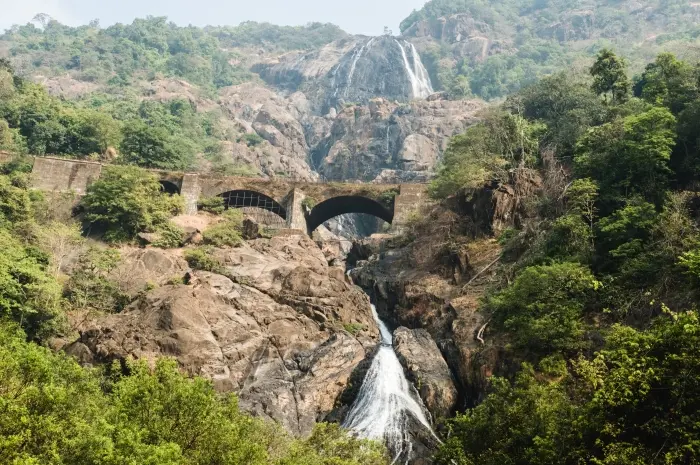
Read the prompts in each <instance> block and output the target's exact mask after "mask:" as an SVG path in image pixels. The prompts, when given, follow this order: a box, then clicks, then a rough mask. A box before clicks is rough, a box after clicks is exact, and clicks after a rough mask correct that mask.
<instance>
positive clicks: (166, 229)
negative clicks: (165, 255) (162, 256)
mask: <svg viewBox="0 0 700 465" xmlns="http://www.w3.org/2000/svg"><path fill="white" fill-rule="evenodd" d="M157 232H158V234H160V239H158V240H157V241H155V242H154V243H153V246H154V247H160V248H161V249H174V248H177V247H181V246H182V239H183V238H184V236H185V231H184V230H183V229H182V228H181V227H179V226H177V225H175V224H173V223H170V222H168V223H164V224H162V225H160V226H158V229H157Z"/></svg>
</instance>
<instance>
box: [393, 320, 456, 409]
mask: <svg viewBox="0 0 700 465" xmlns="http://www.w3.org/2000/svg"><path fill="white" fill-rule="evenodd" d="M394 350H395V351H396V355H397V356H398V358H399V361H400V362H401V365H403V367H404V370H405V371H406V373H407V374H408V379H409V380H410V381H412V382H413V384H414V385H415V386H416V388H417V389H418V393H419V394H420V396H421V399H423V403H425V406H426V407H427V409H428V410H429V411H430V413H431V414H432V415H433V418H435V419H438V418H447V417H449V416H450V414H451V413H452V412H453V410H454V409H455V407H456V406H457V388H456V387H455V383H454V380H453V379H452V373H451V372H450V369H449V367H448V366H447V362H445V359H444V358H443V357H442V354H441V353H440V349H438V346H437V344H435V341H434V340H433V338H432V337H430V334H429V333H428V331H426V330H425V329H413V330H411V329H408V328H403V327H401V328H398V329H397V330H396V331H394Z"/></svg>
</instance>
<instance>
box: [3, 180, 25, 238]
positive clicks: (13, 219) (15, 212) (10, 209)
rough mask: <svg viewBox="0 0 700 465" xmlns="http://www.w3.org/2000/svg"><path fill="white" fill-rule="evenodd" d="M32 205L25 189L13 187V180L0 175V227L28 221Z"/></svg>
mask: <svg viewBox="0 0 700 465" xmlns="http://www.w3.org/2000/svg"><path fill="white" fill-rule="evenodd" d="M31 216H32V203H31V199H30V197H29V192H27V190H26V189H23V188H21V187H17V186H15V185H13V179H11V178H9V177H8V176H1V175H0V226H3V225H4V224H7V223H9V224H17V223H21V222H25V221H28V220H29V219H30V218H31Z"/></svg>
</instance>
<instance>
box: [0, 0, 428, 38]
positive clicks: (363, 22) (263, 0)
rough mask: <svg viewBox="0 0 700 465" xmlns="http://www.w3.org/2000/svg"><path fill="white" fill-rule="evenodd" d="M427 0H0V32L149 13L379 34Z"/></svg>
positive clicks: (186, 20) (197, 21)
mask: <svg viewBox="0 0 700 465" xmlns="http://www.w3.org/2000/svg"><path fill="white" fill-rule="evenodd" d="M425 1H426V0H228V1H227V0H0V3H2V4H4V5H3V6H2V8H1V10H2V14H1V15H0V30H5V29H7V28H9V27H11V26H12V25H13V24H26V23H27V22H29V21H31V19H32V18H33V17H34V16H35V15H36V14H37V13H46V14H48V15H49V16H51V17H52V18H54V19H56V20H58V21H59V22H61V23H63V24H67V25H69V26H79V25H82V24H87V23H88V22H89V21H90V20H93V19H99V20H100V25H101V26H103V27H106V26H109V25H111V24H114V23H130V22H131V21H133V20H134V18H143V17H146V16H147V15H153V16H167V17H168V19H170V20H171V21H173V22H175V23H176V24H178V25H181V26H186V25H188V24H192V25H195V26H206V25H215V26H216V25H219V26H223V25H231V26H233V25H236V24H239V23H241V22H243V21H260V22H263V21H264V22H269V23H273V24H279V25H303V24H306V23H310V22H324V23H333V24H337V25H338V26H340V27H341V28H342V29H344V30H345V31H347V32H350V33H353V34H366V35H379V34H381V33H382V32H383V30H384V26H388V27H389V29H391V30H392V31H393V32H394V34H398V33H399V23H400V22H401V20H403V19H404V18H405V17H406V16H408V15H409V14H410V13H411V11H412V10H414V9H419V8H421V7H422V6H423V4H425Z"/></svg>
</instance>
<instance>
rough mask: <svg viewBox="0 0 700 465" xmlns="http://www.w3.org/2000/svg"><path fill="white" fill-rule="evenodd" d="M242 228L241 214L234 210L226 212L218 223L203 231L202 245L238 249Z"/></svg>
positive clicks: (241, 242)
mask: <svg viewBox="0 0 700 465" xmlns="http://www.w3.org/2000/svg"><path fill="white" fill-rule="evenodd" d="M242 227H243V213H242V212H241V211H240V210H238V209H235V208H234V209H229V210H226V211H225V212H224V215H223V218H222V220H221V221H220V222H218V223H216V224H215V225H213V226H210V227H209V228H207V229H206V230H205V231H204V234H203V236H204V243H205V244H210V245H213V246H214V247H239V246H240V245H241V244H243V239H242V238H241V230H242Z"/></svg>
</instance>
